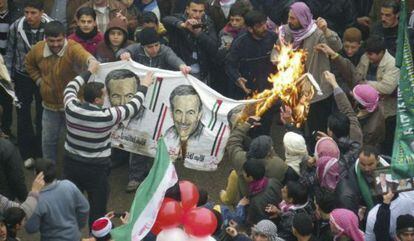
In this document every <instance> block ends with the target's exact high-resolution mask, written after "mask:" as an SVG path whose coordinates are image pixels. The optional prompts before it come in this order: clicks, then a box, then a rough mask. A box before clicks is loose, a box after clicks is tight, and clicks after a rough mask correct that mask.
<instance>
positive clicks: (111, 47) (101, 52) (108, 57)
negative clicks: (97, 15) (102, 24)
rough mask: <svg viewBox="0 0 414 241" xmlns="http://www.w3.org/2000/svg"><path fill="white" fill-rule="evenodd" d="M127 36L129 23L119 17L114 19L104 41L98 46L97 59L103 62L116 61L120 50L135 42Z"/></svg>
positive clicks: (109, 25)
mask: <svg viewBox="0 0 414 241" xmlns="http://www.w3.org/2000/svg"><path fill="white" fill-rule="evenodd" d="M127 37H128V31H127V23H126V22H125V21H123V20H121V19H119V18H114V19H112V20H111V21H110V22H109V24H108V28H107V29H106V31H105V35H104V41H102V42H100V43H99V44H98V46H97V48H96V59H97V60H98V61H99V62H101V63H106V62H113V61H116V60H117V59H116V54H117V52H118V50H120V49H123V48H126V47H128V46H129V45H130V44H132V43H133V42H132V41H130V40H128V38H127Z"/></svg>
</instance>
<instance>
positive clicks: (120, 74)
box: [105, 69, 140, 94]
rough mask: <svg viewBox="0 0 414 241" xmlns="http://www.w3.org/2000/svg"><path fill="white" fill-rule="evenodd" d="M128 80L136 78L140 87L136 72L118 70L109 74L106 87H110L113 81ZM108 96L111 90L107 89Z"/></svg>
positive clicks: (106, 78)
mask: <svg viewBox="0 0 414 241" xmlns="http://www.w3.org/2000/svg"><path fill="white" fill-rule="evenodd" d="M126 78H135V80H136V81H137V85H139V82H140V81H139V77H138V75H136V74H135V73H134V72H132V71H131V70H129V69H116V70H112V71H111V72H109V73H108V74H107V75H106V77H105V86H109V82H110V81H111V80H120V79H126ZM107 92H108V94H110V89H109V88H107Z"/></svg>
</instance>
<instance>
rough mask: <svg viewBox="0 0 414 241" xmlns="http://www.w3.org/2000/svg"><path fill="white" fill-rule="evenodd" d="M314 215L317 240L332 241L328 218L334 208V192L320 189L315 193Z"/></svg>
mask: <svg viewBox="0 0 414 241" xmlns="http://www.w3.org/2000/svg"><path fill="white" fill-rule="evenodd" d="M314 203H315V207H316V217H317V220H316V221H315V227H314V229H315V232H314V233H315V236H316V239H317V240H319V241H332V240H333V234H332V232H331V229H330V225H329V219H330V214H331V212H332V211H333V210H334V209H335V208H336V206H337V205H336V197H335V193H334V192H330V191H322V192H319V193H317V194H316V195H315V202H314Z"/></svg>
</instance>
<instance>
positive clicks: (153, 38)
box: [139, 28, 160, 45]
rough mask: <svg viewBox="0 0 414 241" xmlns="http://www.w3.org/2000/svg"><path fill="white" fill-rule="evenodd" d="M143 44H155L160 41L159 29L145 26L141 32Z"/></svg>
mask: <svg viewBox="0 0 414 241" xmlns="http://www.w3.org/2000/svg"><path fill="white" fill-rule="evenodd" d="M139 41H140V42H141V45H147V44H153V43H156V42H159V41H160V37H159V36H158V34H157V31H156V30H155V29H153V28H144V29H143V30H141V32H140V34H139Z"/></svg>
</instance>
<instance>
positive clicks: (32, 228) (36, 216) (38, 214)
mask: <svg viewBox="0 0 414 241" xmlns="http://www.w3.org/2000/svg"><path fill="white" fill-rule="evenodd" d="M42 216H43V215H42V211H41V208H40V207H39V206H37V207H36V209H35V211H34V213H33V215H32V216H31V217H30V218H28V219H27V222H26V225H25V226H24V228H25V229H26V232H27V233H29V234H31V233H37V232H39V229H40V222H41V219H42Z"/></svg>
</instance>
